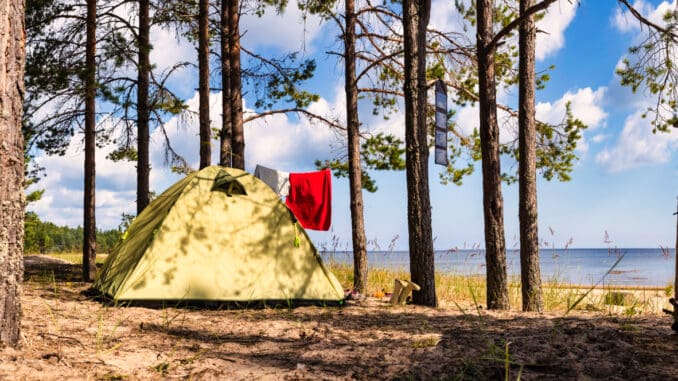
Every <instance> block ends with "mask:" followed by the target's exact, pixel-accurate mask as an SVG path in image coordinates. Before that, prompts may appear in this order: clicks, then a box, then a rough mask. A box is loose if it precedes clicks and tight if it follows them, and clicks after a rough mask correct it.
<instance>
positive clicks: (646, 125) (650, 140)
mask: <svg viewBox="0 0 678 381" xmlns="http://www.w3.org/2000/svg"><path fill="white" fill-rule="evenodd" d="M676 149H678V132H676V131H673V130H671V131H670V132H669V133H656V134H653V133H652V126H651V125H650V121H649V120H647V119H644V118H643V117H642V111H637V112H636V113H634V114H632V115H630V116H629V117H628V118H627V119H626V121H625V123H624V129H623V130H622V132H621V134H620V135H619V138H618V139H617V143H616V145H615V146H614V147H613V148H610V149H608V148H605V149H604V150H602V151H601V152H599V153H598V155H596V162H597V163H598V164H600V165H602V166H603V167H605V168H606V169H607V170H608V171H609V172H622V171H625V170H628V169H632V168H636V167H641V166H646V165H652V164H662V163H667V162H668V161H669V160H670V159H671V157H672V156H673V154H674V152H675V150H676Z"/></svg>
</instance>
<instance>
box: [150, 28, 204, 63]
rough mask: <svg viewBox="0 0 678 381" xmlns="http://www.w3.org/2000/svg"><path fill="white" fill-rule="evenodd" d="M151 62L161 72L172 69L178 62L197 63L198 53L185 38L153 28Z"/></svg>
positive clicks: (169, 31)
mask: <svg viewBox="0 0 678 381" xmlns="http://www.w3.org/2000/svg"><path fill="white" fill-rule="evenodd" d="M150 38H151V45H153V50H151V62H152V63H153V65H155V66H156V68H157V69H159V70H160V71H162V70H166V69H169V68H171V67H172V66H174V65H176V64H177V63H178V62H193V63H197V61H198V53H197V51H196V49H195V47H194V46H193V45H191V43H189V42H188V41H186V39H185V38H183V37H181V36H179V35H178V34H177V33H175V32H173V31H171V30H169V29H166V28H158V27H153V28H151V33H150Z"/></svg>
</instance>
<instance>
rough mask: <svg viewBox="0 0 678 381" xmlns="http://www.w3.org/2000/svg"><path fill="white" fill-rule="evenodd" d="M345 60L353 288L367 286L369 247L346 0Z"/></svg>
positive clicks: (350, 4) (350, 11) (351, 15)
mask: <svg viewBox="0 0 678 381" xmlns="http://www.w3.org/2000/svg"><path fill="white" fill-rule="evenodd" d="M345 6H346V34H345V35H344V61H345V71H346V73H345V80H346V82H345V86H346V124H347V133H348V178H349V192H350V196H351V233H352V234H351V237H352V239H353V288H354V289H355V290H357V291H358V292H360V293H364V292H365V289H366V288H367V248H366V241H367V240H366V239H365V217H364V213H363V189H362V187H363V186H362V167H361V165H360V121H359V120H358V82H357V80H356V74H355V71H356V52H355V26H356V15H355V4H354V0H346V4H345Z"/></svg>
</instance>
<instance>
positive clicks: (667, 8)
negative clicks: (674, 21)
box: [611, 0, 676, 33]
mask: <svg viewBox="0 0 678 381" xmlns="http://www.w3.org/2000/svg"><path fill="white" fill-rule="evenodd" d="M633 8H635V9H636V10H638V11H639V12H640V14H642V15H643V16H644V17H646V18H647V19H648V20H650V21H652V22H653V23H655V24H657V25H664V24H665V21H664V20H663V17H664V15H665V14H666V12H671V11H673V10H675V9H676V0H674V1H673V2H667V1H662V2H661V3H660V4H659V5H657V7H656V8H655V7H654V6H653V5H652V4H650V3H648V2H646V1H643V0H637V1H635V2H634V3H633ZM611 23H612V25H613V26H614V27H615V28H616V29H617V30H618V31H620V32H622V33H629V32H638V31H640V30H641V24H640V22H639V21H638V20H637V19H636V18H635V17H634V16H633V15H632V14H630V12H629V11H628V10H627V9H626V7H623V6H621V5H619V6H618V7H617V9H616V10H615V13H614V16H613V17H612V20H611ZM643 28H646V27H643Z"/></svg>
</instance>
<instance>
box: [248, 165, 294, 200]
mask: <svg viewBox="0 0 678 381" xmlns="http://www.w3.org/2000/svg"><path fill="white" fill-rule="evenodd" d="M254 176H255V177H257V178H259V179H261V181H263V182H265V183H266V184H267V185H268V186H270V187H271V188H273V191H275V193H277V194H278V196H280V197H287V195H288V194H289V193H290V173H289V172H283V171H278V170H277V169H271V168H267V167H264V166H263V165H258V164H257V167H256V168H255V169H254Z"/></svg>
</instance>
